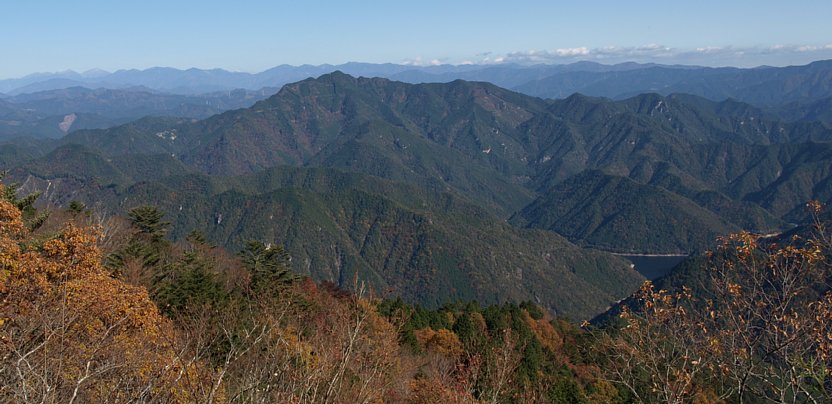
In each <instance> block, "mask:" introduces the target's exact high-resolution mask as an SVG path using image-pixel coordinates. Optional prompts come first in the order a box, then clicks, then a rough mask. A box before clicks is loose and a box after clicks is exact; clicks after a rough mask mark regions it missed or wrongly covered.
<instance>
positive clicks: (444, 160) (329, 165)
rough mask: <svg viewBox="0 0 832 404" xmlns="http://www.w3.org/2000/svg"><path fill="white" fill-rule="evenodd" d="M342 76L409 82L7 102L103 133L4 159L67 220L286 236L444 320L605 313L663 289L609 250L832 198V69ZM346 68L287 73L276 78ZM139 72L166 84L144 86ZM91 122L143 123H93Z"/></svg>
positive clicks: (327, 268) (689, 245) (305, 257)
mask: <svg viewBox="0 0 832 404" xmlns="http://www.w3.org/2000/svg"><path fill="white" fill-rule="evenodd" d="M341 67H344V68H345V69H344V70H347V71H349V69H353V72H354V71H356V70H359V71H364V72H369V73H373V74H372V75H377V76H381V75H386V76H388V77H393V78H398V79H399V80H404V81H396V80H391V79H386V78H379V77H377V78H364V77H360V78H359V77H354V76H352V75H349V74H347V73H345V72H340V71H338V72H333V73H327V74H323V75H320V76H319V77H317V78H314V79H313V78H309V79H304V80H302V81H297V82H294V83H291V84H287V85H285V86H283V87H282V88H281V89H280V90H279V91H277V93H276V94H274V95H271V96H268V98H266V97H267V95H264V94H266V91H265V90H263V91H250V90H238V91H233V92H231V93H228V92H226V93H213V95H210V94H209V95H206V94H200V95H172V94H168V93H159V92H157V91H158V90H160V89H162V90H166V91H171V92H173V91H186V90H185V88H186V87H187V88H190V89H191V90H187V91H194V92H198V91H197V90H196V89H200V88H201V89H204V90H208V91H215V90H221V89H223V87H222V86H225V85H230V86H233V87H237V86H239V87H245V86H246V85H252V86H254V87H257V86H264V85H267V84H268V85H275V84H274V81H272V82H271V83H266V81H267V79H266V78H265V77H267V76H265V74H266V72H264V73H261V74H258V75H246V74H238V73H228V72H222V71H209V72H205V71H198V70H188V71H175V70H169V69H160V70H159V69H151V70H148V71H144V72H140V71H130V72H119V73H115V74H112V75H105V74H99V75H96V77H84V76H80V75H76V76H73V77H75V78H74V79H73V80H76V81H78V82H81V81H83V80H89V81H87V83H98V84H101V83H109V84H107V85H116V84H118V83H122V84H123V85H125V86H126V85H128V84H129V85H144V86H147V87H148V88H150V89H148V88H142V89H136V88H125V89H118V90H107V89H98V90H88V89H84V88H77V87H76V88H71V89H69V90H51V91H50V92H45V93H44V92H42V93H35V94H18V95H14V96H11V97H6V98H5V99H3V100H0V107H4V108H5V109H3V110H2V111H4V112H2V113H5V114H8V116H14V114H19V115H20V114H22V115H20V117H19V118H17V121H19V122H28V121H27V120H26V115H25V114H26V113H29V114H35V112H37V114H39V115H38V116H43V117H49V116H58V117H60V116H61V114H69V113H70V111H71V112H72V113H74V114H75V116H76V118H74V119H76V120H77V122H78V123H79V124H75V123H72V124H71V129H70V130H67V131H66V132H69V133H68V134H66V135H65V136H64V135H63V133H54V132H52V134H44V133H41V132H37V131H36V130H34V129H31V130H28V129H27V130H28V131H29V132H28V133H29V134H30V135H35V136H36V137H40V138H41V139H39V140H37V139H31V138H28V139H26V138H19V139H15V140H13V141H7V142H4V143H0V166H2V167H4V168H7V169H10V176H11V178H12V179H13V180H15V181H17V182H20V183H22V184H23V185H24V189H25V190H32V191H34V190H39V191H44V192H45V194H44V196H43V197H42V198H43V199H44V200H45V201H48V202H49V203H51V204H54V205H59V206H60V205H66V204H68V203H69V202H70V201H71V200H79V201H82V202H85V203H87V204H88V205H89V206H98V208H99V209H102V210H104V211H108V212H111V213H118V212H121V211H124V210H125V209H127V208H130V207H133V206H137V205H141V204H147V203H151V204H155V205H158V206H159V207H160V208H162V209H163V210H164V211H165V212H167V214H168V215H169V216H168V217H169V219H170V220H171V221H173V222H174V226H173V228H174V229H175V231H174V234H173V236H174V237H175V238H179V237H183V236H184V235H185V234H187V233H188V232H189V231H190V230H193V229H199V230H203V231H205V232H206V234H207V235H208V237H209V239H211V240H212V241H213V242H216V243H218V244H221V245H224V246H227V247H229V248H232V249H233V248H236V247H239V246H240V245H242V243H244V241H245V240H247V239H250V238H254V239H258V240H263V241H267V242H272V243H280V244H285V245H286V247H287V249H288V251H289V252H290V253H291V255H292V256H293V259H294V260H295V261H294V262H296V263H297V268H296V269H298V270H299V271H301V272H303V273H306V274H310V275H312V276H313V277H315V278H317V279H328V280H333V281H335V282H336V283H338V284H340V285H347V284H348V283H349V282H350V280H351V279H352V278H353V276H356V275H358V276H360V277H361V278H362V279H367V280H369V281H370V282H371V283H372V284H373V285H374V286H375V287H376V288H377V290H387V291H390V293H393V294H396V295H400V296H404V297H405V298H407V299H408V300H411V301H416V302H421V303H425V304H432V305H435V304H439V303H441V302H445V301H449V300H455V299H478V300H481V301H486V302H494V301H503V300H506V299H511V300H524V299H525V300H533V301H537V302H539V303H540V304H542V305H543V306H544V307H546V308H547V309H549V310H550V311H552V312H556V313H565V314H569V315H575V316H578V317H582V318H583V317H588V316H591V315H594V314H597V313H599V312H601V311H603V310H604V309H605V307H607V306H608V305H609V304H611V303H613V302H615V301H617V300H618V299H621V298H623V297H625V296H626V295H628V294H629V293H630V292H632V290H634V288H635V287H636V285H638V283H639V282H640V280H641V279H642V278H641V277H640V275H638V274H637V273H636V272H635V271H633V270H632V269H631V268H630V267H629V265H628V264H627V262H626V261H623V260H621V259H620V258H618V257H616V256H614V255H611V254H609V253H608V252H604V251H613V252H621V253H689V252H694V251H701V250H704V249H706V248H709V247H710V246H711V245H712V243H713V241H714V239H715V238H716V237H717V236H719V235H723V234H725V233H727V232H732V231H736V230H738V229H749V230H753V231H757V232H762V233H770V232H779V231H782V230H786V229H789V228H791V227H792V226H793V224H794V223H799V222H800V221H801V220H802V217H803V215H802V211H803V204H804V203H805V202H806V201H807V200H809V199H820V200H823V201H827V202H828V201H830V200H832V143H831V142H832V127H830V125H829V122H828V121H827V120H826V118H827V117H828V114H826V112H825V109H824V107H823V106H824V105H828V102H829V101H828V100H829V98H828V97H829V96H830V95H832V94H830V91H831V90H830V88H829V82H830V77H832V76H830V74H831V73H830V72H832V63H829V62H816V63H813V64H810V65H807V66H800V67H790V68H758V69H733V68H726V69H710V68H698V67H683V66H655V65H637V64H624V65H616V66H603V65H596V64H591V63H580V64H575V65H566V66H542V65H541V66H527V67H523V66H487V67H484V66H437V67H426V68H414V67H413V66H398V65H363V64H351V65H347V66H339V68H341ZM330 68H333V67H331V66H326V67H321V66H318V67H309V66H307V67H302V68H288V67H283V68H276V69H272V70H270V71H268V72H270V73H269V74H270V75H271V76H268V77H270V78H269V79H268V80H282V79H286V80H288V79H289V77H295V76H292V75H300V76H303V75H307V74H308V73H309V72H313V73H314V72H318V70H315V69H330ZM302 69H307V70H302ZM362 69H363V70H362ZM373 69H375V70H373ZM375 73H378V74H375ZM261 75H263V76H261ZM137 77H144V78H142V79H141V80H147V81H145V82H142V83H138V82H129V83H128V81H126V80H127V79H126V78H130V80H139V79H137ZM304 77H305V76H304ZM459 77H463V78H466V79H478V80H482V81H466V80H461V79H458V78H459ZM428 78H431V80H428ZM489 78H490V79H489ZM56 79H58V77H51V78H48V80H52V83H58V82H57V81H54V80H56ZM452 79H453V80H452ZM486 79H488V80H486ZM27 80H29V79H27ZM61 80H63V78H61ZM118 80H125V81H118ZM235 80H236V81H235ZM245 80H248V81H247V82H246V81H245ZM257 80H262V81H257ZM449 80H452V81H450V82H443V81H449ZM405 81H438V82H437V83H421V84H411V83H407V82H405ZM486 81H491V82H490V83H489V82H486ZM78 82H73V83H70V84H72V85H76V84H79V83H78ZM36 83H39V84H36ZM44 83H48V82H47V81H43V80H40V81H39V82H36V81H31V82H23V81H19V82H16V84H15V85H21V87H16V88H17V89H20V88H22V86H29V87H28V88H35V87H33V86H35V85H37V86H41V85H46V84H44ZM114 83H115V84H114ZM177 83H178V84H177ZM210 83H214V84H210ZM217 83H233V84H217ZM245 83H253V84H245ZM529 83H536V84H535V85H532V84H529ZM713 83H720V84H719V85H718V86H716V87H714V86H712V85H713ZM174 84H177V85H178V87H173V85H174ZM498 84H501V85H503V86H507V87H513V88H517V89H521V88H525V89H526V90H525V91H527V92H537V93H538V94H537V95H546V94H555V95H553V96H554V97H561V96H560V95H558V94H561V93H560V92H564V95H566V93H565V92H567V91H568V92H569V93H568V94H569V96H566V97H565V98H561V99H543V98H538V97H537V96H531V95H528V94H523V93H521V92H515V91H512V90H509V89H506V88H502V87H501V86H499V85H498ZM3 85H4V86H7V87H3V88H10V87H9V86H11V84H9V82H8V81H6V82H3ZM212 85H213V86H215V87H213V88H212V87H211V86H212ZM102 86H103V84H102ZM275 86H276V85H275ZM715 88H719V89H720V91H715V90H714V89H715ZM226 89H227V88H226ZM570 89H571V90H570ZM575 90H581V91H585V92H587V93H589V94H590V95H593V96H588V95H582V94H574V95H572V92H573V91H575ZM677 90H685V91H686V92H687V93H688V94H681V93H676V91H677ZM200 91H201V90H200ZM548 91H552V93H547V92H548ZM9 92H10V93H17V92H18V91H16V90H13V91H9ZM669 93H672V94H669ZM269 94H273V92H271V93H269ZM598 95H602V96H606V97H609V98H600V97H595V96H598ZM702 96H707V97H710V99H709V98H707V97H702ZM212 97H213V98H212ZM740 99H745V100H747V101H749V102H748V103H747V102H744V101H740ZM255 101H256V102H255ZM226 109H230V110H228V111H226V112H222V113H218V114H216V115H212V114H213V113H215V112H220V111H222V110H226ZM76 110H77V112H76ZM85 114H94V115H95V116H98V117H105V118H107V119H110V120H111V121H109V122H113V120H118V119H124V120H128V119H129V118H130V117H131V116H134V117H135V118H137V119H135V120H130V121H129V122H127V123H124V124H119V125H117V126H113V127H109V128H107V129H85V128H84V126H83V125H80V123H81V122H83V119H85V117H86V116H87V115H85ZM145 115H149V116H147V117H144V118H141V119H138V118H139V116H145ZM153 115H155V116H153ZM160 115H163V116H160ZM0 119H3V122H6V123H8V122H9V119H6V118H2V117H0ZM42 119H45V118H42ZM32 122H37V120H32ZM61 122H64V121H61ZM0 123H2V122H0ZM105 124H106V122H105V123H102V124H101V125H102V126H111V125H105ZM44 125H47V124H44ZM76 125H77V126H76ZM12 126H14V125H12ZM47 126H48V125H47ZM91 126H93V124H89V125H87V127H91ZM17 127H18V128H20V127H23V126H22V124H19V125H17ZM35 127H36V126H35ZM25 133H27V132H26V131H25V130H24V131H21V132H17V133H15V134H14V135H15V136H18V135H22V134H25ZM50 137H53V138H58V139H48V138H50ZM582 247H594V248H598V249H600V250H603V251H599V250H592V249H588V248H582Z"/></svg>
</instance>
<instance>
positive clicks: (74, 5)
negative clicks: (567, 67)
mask: <svg viewBox="0 0 832 404" xmlns="http://www.w3.org/2000/svg"><path fill="white" fill-rule="evenodd" d="M0 7H1V8H0V37H2V38H3V40H2V41H0V61H2V62H0V78H10V77H20V76H23V75H26V74H29V73H33V72H54V71H62V70H67V69H71V70H76V71H85V70H89V69H93V68H100V69H104V70H108V71H113V70H117V69H125V68H148V67H153V66H170V67H177V68H189V67H198V68H215V67H217V68H224V69H228V70H236V71H248V72H258V71H262V70H264V69H267V68H269V67H273V66H276V65H279V64H292V65H299V64H305V63H308V64H322V63H331V64H338V63H344V62H348V61H359V62H373V63H381V62H391V63H418V64H430V63H452V64H460V63H469V62H473V63H505V62H518V63H569V62H574V61H577V60H594V61H599V62H602V63H617V62H621V61H627V60H633V61H638V62H658V63H685V64H702V65H712V66H723V65H733V66H756V65H760V64H769V65H788V64H804V63H808V62H809V61H812V60H818V59H828V58H832V23H830V21H829V18H830V16H832V1H829V0H823V1H814V0H813V1H783V0H780V1H768V0H759V1H746V0H723V1H710V0H698V1H673V0H666V1H662V2H655V1H637V0H632V1H620V0H617V1H606V0H598V1H585V2H577V1H569V2H561V1H524V0H513V1H490V0H480V1H467V0H465V1H462V0H460V1H454V0H444V1H433V0H421V1H409V2H402V1H393V0H389V1H364V2H349V1H344V0H342V1H320V0H303V1H294V2H286V1H242V0H241V1H234V2H231V1H228V2H220V1H211V0H202V1H190V0H185V1H176V0H168V1H155V0H149V1H135V2H122V1H113V0H110V1H38V0H31V1H7V2H4V3H3V4H2V5H1V6H0Z"/></svg>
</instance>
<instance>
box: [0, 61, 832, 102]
mask: <svg viewBox="0 0 832 404" xmlns="http://www.w3.org/2000/svg"><path fill="white" fill-rule="evenodd" d="M334 71H343V72H345V73H347V74H350V75H354V76H364V77H385V78H389V79H393V80H399V81H405V82H410V83H427V82H450V81H453V80H458V79H463V80H467V81H487V82H491V83H494V84H495V85H498V86H500V87H505V88H511V89H514V90H516V91H519V92H522V93H525V94H529V95H533V96H539V97H544V98H565V97H567V96H569V95H571V94H573V93H576V92H578V93H583V94H587V95H592V96H604V97H609V98H614V99H623V98H628V97H632V96H634V95H637V94H641V93H646V92H656V93H661V94H664V95H667V94H671V93H689V94H694V95H699V96H702V97H705V98H709V99H712V100H716V101H722V100H725V99H728V98H735V99H738V100H742V101H744V102H748V103H751V104H754V105H758V106H769V107H771V106H779V105H783V104H786V103H789V102H796V101H800V102H807V101H812V100H819V99H822V98H825V97H829V96H832V87H831V86H830V85H829V79H830V77H832V76H830V75H832V62H830V61H818V62H814V63H810V64H807V65H804V66H788V67H766V68H733V67H719V68H713V67H701V66H683V65H660V64H653V63H646V64H639V63H619V64H615V65H603V64H599V63H594V62H576V63H572V64H565V65H545V64H537V65H518V64H491V65H488V64H486V65H477V64H471V65H439V66H417V65H405V64H392V63H387V64H373V63H345V64H341V65H317V66H312V65H302V66H289V65H281V66H277V67H274V68H271V69H268V70H265V71H263V72H260V73H242V72H230V71H226V70H222V69H210V70H203V69H195V68H191V69H187V70H179V69H174V68H164V67H154V68H150V69H145V70H137V69H130V70H119V71H116V72H113V73H106V72H96V74H88V75H84V74H79V73H76V72H71V71H70V72H63V73H47V74H34V75H29V76H26V77H24V78H19V79H6V80H0V93H6V94H9V95H16V94H21V93H31V92H36V91H44V90H53V89H61V88H67V87H74V86H86V87H91V88H101V87H104V88H110V89H123V88H127V87H134V86H145V87H148V88H152V89H154V90H158V91H164V92H169V93H177V94H190V95H193V94H201V93H207V92H215V91H228V90H233V89H237V88H243V89H248V90H253V91H254V90H259V89H261V88H264V87H273V88H279V87H281V86H282V85H284V84H287V83H292V82H296V81H298V80H303V79H306V78H308V77H317V76H320V75H322V74H327V73H331V72H334Z"/></svg>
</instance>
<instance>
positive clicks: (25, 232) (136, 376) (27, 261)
mask: <svg viewBox="0 0 832 404" xmlns="http://www.w3.org/2000/svg"><path fill="white" fill-rule="evenodd" d="M0 187H2V185H0ZM100 262H101V256H100V254H99V252H98V249H97V247H96V236H95V232H94V230H93V229H82V228H78V227H75V226H73V225H69V226H67V227H66V228H64V229H63V230H62V231H61V232H60V233H59V234H58V235H57V236H55V237H53V238H51V239H49V240H46V241H41V240H39V239H37V238H36V237H34V236H33V234H32V232H31V231H30V230H29V229H28V228H27V227H26V226H24V224H23V219H22V215H21V212H20V211H19V209H18V208H17V207H15V206H14V205H13V204H12V203H11V202H10V201H8V200H0V299H2V300H1V301H2V303H0V347H2V350H0V352H2V364H1V365H0V378H2V379H0V383H1V384H0V401H4V402H6V401H12V402H104V401H128V400H135V399H140V400H147V401H156V400H158V401H165V400H179V399H181V400H186V399H187V395H186V393H187V388H186V386H185V383H186V381H187V379H188V378H190V377H192V376H194V375H198V374H199V373H200V372H201V371H202V370H201V369H200V368H199V367H198V366H192V367H188V366H183V364H182V363H181V362H179V361H178V360H177V359H178V358H177V355H176V352H175V349H174V346H173V344H172V341H173V327H172V324H171V323H170V321H168V320H167V319H165V318H163V317H162V316H161V315H160V314H159V311H158V309H157V308H156V305H155V304H154V303H153V302H152V301H151V300H150V299H149V297H148V294H147V291H146V290H144V289H143V288H141V287H136V286H132V285H128V284H126V283H124V282H121V281H118V280H116V279H114V278H112V277H111V276H110V275H109V273H108V272H107V271H106V270H104V268H103V267H102V266H101V264H100Z"/></svg>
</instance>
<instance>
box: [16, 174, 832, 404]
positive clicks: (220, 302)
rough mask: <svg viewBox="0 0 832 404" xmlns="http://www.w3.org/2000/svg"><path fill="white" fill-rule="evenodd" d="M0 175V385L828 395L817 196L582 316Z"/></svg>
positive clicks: (280, 394) (238, 394) (414, 393)
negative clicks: (341, 267) (314, 267)
mask: <svg viewBox="0 0 832 404" xmlns="http://www.w3.org/2000/svg"><path fill="white" fill-rule="evenodd" d="M7 191H8V190H7V189H4V188H3V185H0V195H4V197H2V198H0V402H188V403H189V402H262V403H272V402H275V403H283V402H285V403H301V402H327V403H334V402H337V403H377V402H405V403H437V402H439V403H479V402H489V403H501V402H555V403H559V402H569V403H574V402H587V403H590V402H592V403H595V402H599V403H624V402H662V403H665V402H666V403H685V402H757V401H761V400H763V401H774V402H829V401H830V399H832V388H830V385H832V379H830V377H829V374H830V370H832V293H830V291H829V289H830V288H829V286H828V285H829V281H830V280H832V272H830V269H832V261H830V258H829V257H830V251H832V241H830V237H829V232H828V231H827V229H826V228H825V226H824V222H823V221H822V220H820V219H819V217H820V216H819V214H820V211H821V208H822V206H821V205H820V204H816V203H813V204H810V205H809V207H810V208H811V210H812V212H813V213H814V217H815V219H816V220H815V222H814V227H813V228H812V231H811V232H810V233H808V234H795V235H793V236H790V237H789V238H788V239H785V240H783V239H781V240H777V241H776V242H774V241H773V240H763V239H761V238H760V237H758V236H756V235H753V234H750V233H738V234H735V235H730V236H727V237H725V238H724V239H722V240H720V244H719V245H718V247H717V248H716V249H715V250H714V251H713V252H711V253H709V255H708V263H707V265H706V273H705V276H704V278H703V279H704V280H703V281H702V283H701V284H698V285H690V286H691V287H687V286H685V287H680V288H678V290H673V291H668V290H659V289H657V288H656V287H654V285H653V284H652V283H649V282H647V283H645V284H644V285H643V287H642V288H641V289H640V290H639V291H637V292H636V293H635V295H634V299H633V301H632V304H631V305H629V306H624V307H625V308H624V309H623V311H622V313H621V315H620V318H619V320H620V322H619V323H618V324H617V325H616V326H613V327H609V328H603V329H593V328H591V327H590V330H589V331H586V330H581V329H580V328H578V327H576V326H575V325H573V323H571V322H570V321H568V320H565V319H556V318H552V317H551V316H550V315H549V314H548V313H547V312H546V311H545V310H543V309H541V308H540V307H538V306H536V305H534V304H531V303H528V302H527V303H521V304H519V305H518V304H513V303H505V304H501V305H491V306H488V307H480V306H479V304H478V303H476V302H467V303H463V302H458V303H448V304H445V305H444V306H442V307H439V308H438V309H426V308H422V307H419V306H414V305H410V304H407V303H405V302H403V301H402V300H401V299H380V298H377V297H375V296H374V295H373V293H372V291H368V290H365V288H364V286H363V284H362V283H361V282H360V281H359V280H358V279H355V280H354V282H353V284H352V285H351V290H350V291H345V290H343V289H341V288H340V287H338V286H336V285H334V284H331V283H327V282H324V283H321V284H317V283H315V282H313V281H312V280H310V279H308V278H303V277H300V276H297V275H296V274H294V273H293V272H292V271H291V257H289V256H288V254H287V253H286V252H285V251H284V250H283V249H282V248H280V247H279V246H271V245H267V244H264V243H261V242H258V241H249V242H248V243H246V245H245V247H244V248H243V250H242V251H240V252H239V253H237V254H230V253H228V252H226V251H225V250H223V249H222V248H219V247H216V246H212V245H210V244H209V243H208V242H207V241H206V240H205V238H204V237H202V236H201V234H200V233H199V232H193V233H191V235H190V236H189V237H188V239H187V240H186V241H184V242H180V243H176V244H174V243H171V242H170V241H168V240H167V239H166V238H165V234H166V233H167V230H168V229H167V226H169V224H168V223H167V222H165V221H164V220H163V215H162V214H161V213H160V212H159V211H158V210H156V209H155V208H153V207H148V206H144V207H139V208H136V209H133V210H131V211H130V212H129V221H128V220H127V219H118V218H104V217H100V216H98V217H97V216H95V215H93V214H91V213H90V212H89V211H86V210H85V208H84V207H83V206H77V205H76V206H73V207H72V208H71V209H70V210H69V211H67V212H65V213H64V214H61V213H60V212H57V214H54V215H51V217H50V219H49V220H46V219H45V218H46V216H44V215H37V212H34V211H33V210H32V209H31V200H33V198H29V200H27V201H24V202H25V203H21V201H17V200H15V196H14V193H10V192H7ZM21 206H24V207H26V212H24V209H22V208H21ZM24 216H25V217H24ZM35 218H40V219H37V220H35ZM128 223H132V224H128ZM38 228H40V229H38ZM35 229H38V230H35ZM102 250H103V252H102Z"/></svg>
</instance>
